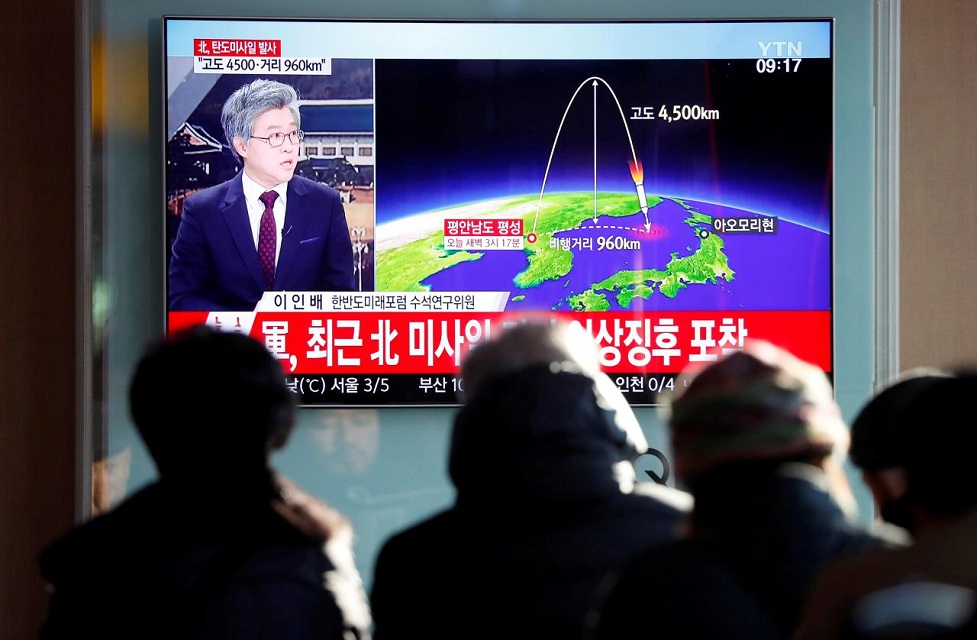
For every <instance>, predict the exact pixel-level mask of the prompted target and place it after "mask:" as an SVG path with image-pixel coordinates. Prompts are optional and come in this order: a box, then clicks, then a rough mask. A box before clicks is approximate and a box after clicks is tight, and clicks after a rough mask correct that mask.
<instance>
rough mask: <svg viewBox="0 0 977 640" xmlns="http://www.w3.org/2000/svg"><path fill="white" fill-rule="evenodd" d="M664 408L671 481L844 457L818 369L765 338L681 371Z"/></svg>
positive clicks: (834, 410)
mask: <svg viewBox="0 0 977 640" xmlns="http://www.w3.org/2000/svg"><path fill="white" fill-rule="evenodd" d="M666 401H667V404H666V405H665V407H664V408H663V411H664V412H665V414H666V419H667V421H668V423H669V427H670V431H671V438H672V453H673V456H674V470H675V476H676V478H677V479H678V480H680V481H682V482H684V483H686V484H691V483H692V482H693V481H694V480H695V479H696V478H697V477H698V476H700V475H702V474H705V473H706V472H709V471H712V470H714V469H717V468H719V467H722V466H724V465H728V464H731V463H738V464H739V466H740V467H743V466H745V465H748V464H750V463H753V464H763V465H767V466H769V463H771V462H777V461H788V460H797V461H805V462H807V461H810V462H812V463H820V462H822V461H825V460H827V459H828V458H829V457H832V456H833V455H835V454H837V455H838V458H839V460H840V456H841V454H842V453H843V450H844V447H845V446H846V445H847V444H848V430H847V428H846V427H845V424H844V422H843V421H842V418H841V411H840V410H839V408H838V405H837V404H836V403H835V400H834V394H833V390H832V387H831V383H830V382H829V381H828V378H827V376H826V375H825V374H824V372H823V371H821V369H819V368H818V367H816V366H814V365H813V364H810V363H808V362H804V361H803V360H800V359H799V358H797V357H796V356H794V355H793V354H791V353H789V352H788V351H786V350H784V349H782V348H780V347H777V346H775V345H773V344H770V343H768V342H764V341H752V342H748V343H747V344H746V345H745V346H744V348H743V349H742V350H738V351H734V352H732V353H730V354H728V355H726V356H722V357H720V358H719V359H718V360H717V361H715V362H712V363H710V364H708V365H705V366H699V367H698V368H695V369H693V370H690V371H688V372H686V373H684V374H683V375H682V376H680V377H679V379H678V380H677V383H676V392H675V394H674V395H673V396H672V397H671V398H666Z"/></svg>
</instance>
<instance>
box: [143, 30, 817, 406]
mask: <svg viewBox="0 0 977 640" xmlns="http://www.w3.org/2000/svg"><path fill="white" fill-rule="evenodd" d="M162 22H163V47H164V51H165V55H164V56H163V59H164V64H165V69H164V74H163V77H164V78H165V83H166V87H165V91H164V100H165V105H164V110H163V113H165V119H166V122H165V123H163V126H164V129H165V143H164V145H163V148H164V156H165V157H164V165H165V181H164V183H165V191H166V194H165V198H166V201H165V207H164V210H165V216H164V223H163V224H162V225H161V228H162V235H163V236H164V237H165V243H166V247H165V255H166V264H165V265H164V267H163V268H164V269H165V270H166V272H167V273H168V274H169V271H170V266H171V264H170V263H171V260H172V255H173V246H174V244H175V242H177V241H178V240H177V239H178V237H179V235H180V233H181V231H180V227H181V224H182V220H183V218H182V214H183V206H184V201H185V200H186V199H187V198H191V197H193V195H194V194H195V193H196V192H198V191H201V190H204V189H208V188H212V187H215V186H217V185H220V184H222V183H225V182H227V181H234V180H238V182H240V173H241V165H240V164H239V162H238V160H237V158H236V156H235V154H234V153H233V152H232V148H231V143H230V141H228V140H227V139H226V137H225V134H224V132H223V129H222V125H221V118H220V115H221V110H222V107H223V105H224V102H225V101H226V100H227V98H228V97H229V96H230V95H231V94H232V93H233V92H234V91H235V90H237V89H238V88H240V87H242V86H244V85H245V84H248V83H250V82H252V81H254V80H256V79H272V80H277V81H280V82H283V83H286V84H289V85H291V86H292V87H293V88H295V90H296V92H297V94H298V98H299V101H298V110H299V114H300V119H299V122H298V123H296V128H297V129H300V130H301V131H302V132H303V134H304V136H294V137H292V138H290V139H288V140H287V141H285V140H283V141H282V142H283V144H288V145H290V146H294V147H295V154H294V157H295V166H294V173H295V175H298V176H303V177H305V178H308V179H311V180H313V181H316V182H320V183H325V184H326V185H328V186H330V187H332V188H333V189H335V190H336V191H338V193H339V195H340V198H341V202H342V205H343V209H344V213H345V218H346V229H344V230H343V233H344V234H346V235H348V237H349V242H350V247H351V251H350V253H349V255H351V256H352V264H351V265H349V269H350V270H351V271H352V274H353V286H352V289H351V290H342V291H331V290H323V291H320V290H269V291H265V292H264V293H263V294H262V295H261V297H260V299H259V300H258V301H257V302H256V303H255V305H254V306H253V307H249V308H244V309H241V308H238V309H225V308H220V307H219V305H215V306H214V307H207V306H206V305H200V307H201V308H190V309H187V308H185V307H184V306H181V305H177V304H174V303H173V299H172V297H171V294H172V286H171V279H170V276H169V275H168V276H167V278H166V283H167V285H166V289H167V293H166V296H167V307H166V308H167V313H166V315H167V317H166V326H167V330H168V331H175V330H177V329H179V328H181V327H184V326H187V325H190V324H195V323H208V324H212V325H215V326H220V327H222V328H224V329H226V330H231V331H242V332H248V333H250V334H252V335H254V336H255V337H258V338H259V339H261V340H262V341H264V343H265V344H266V345H267V346H268V348H269V349H271V350H272V351H273V352H274V353H276V354H277V355H278V356H279V358H280V359H281V361H282V365H283V367H284V369H285V372H286V374H287V376H288V379H289V383H290V385H292V387H293V389H294V391H295V392H296V394H297V395H298V396H299V398H300V403H301V404H302V405H306V406H328V407H336V406H353V407H355V406H359V407H367V406H372V407H383V406H438V405H452V404H456V403H457V402H458V396H457V392H458V391H459V385H460V384H461V382H460V380H459V378H458V375H457V371H458V364H459V362H460V360H461V358H463V357H464V354H465V353H466V351H467V350H468V349H470V348H471V347H472V346H473V345H474V344H477V343H478V342H479V341H480V340H483V339H485V338H486V337H487V336H489V335H491V334H492V333H493V332H495V331H498V330H499V329H500V328H501V327H504V326H505V325H506V324H507V323H512V322H520V321H523V320H525V319H527V318H530V317H546V318H558V317H562V318H566V319H569V320H570V321H574V322H579V323H581V324H582V325H584V326H585V327H586V328H588V329H589V330H590V331H591V333H592V334H593V335H594V337H595V339H596V340H597V341H598V342H599V344H600V348H601V361H602V365H603V366H604V368H605V370H606V371H607V373H608V374H609V375H610V376H611V378H612V379H613V380H614V381H615V382H616V383H617V385H618V386H619V388H620V389H621V391H622V392H623V393H624V395H625V396H626V397H627V398H628V399H629V401H630V402H631V403H632V404H634V405H651V404H655V403H656V401H657V398H658V394H660V393H661V392H663V391H668V390H670V389H671V388H672V387H673V385H674V384H675V380H676V376H677V374H678V373H679V372H680V371H682V370H683V369H684V368H686V367H687V366H689V365H691V364H694V363H697V362H706V361H709V360H710V359H714V358H716V357H717V354H719V353H722V352H723V351H728V350H732V349H737V348H740V347H742V345H743V343H744V340H748V339H755V338H760V339H766V340H769V341H771V342H775V343H777V344H780V345H782V346H784V347H787V348H788V349H790V350H791V351H793V352H794V353H795V354H797V355H798V356H800V357H802V358H804V359H806V360H809V361H811V362H814V363H815V364H817V365H818V366H820V367H821V368H822V369H823V370H824V371H825V372H827V373H828V374H829V375H831V373H832V362H833V336H832V331H833V322H832V300H833V276H832V222H833V221H832V207H833V202H832V200H833V193H834V189H833V182H834V181H833V168H832V167H833V162H832V158H833V136H834V130H835V128H834V91H835V89H834V65H835V60H834V52H833V49H834V47H833V29H834V24H833V20H832V19H811V18H803V19H762V20H695V21H449V20H437V21H433V20H431V21H426V20H336V19H292V18H288V19H267V18H262V19H256V18H226V17H225V18H215V17H192V16H166V17H164V18H163V21H162ZM254 142H255V140H254V139H252V140H251V143H254ZM213 215H220V216H222V217H223V219H224V220H223V224H226V226H227V228H226V229H219V230H218V231H216V232H217V233H226V234H229V235H228V237H230V235H233V234H234V233H235V231H234V229H233V228H234V227H235V226H237V227H238V231H237V233H238V236H237V237H238V239H239V240H240V241H239V243H238V244H237V247H238V250H239V252H240V253H241V255H240V259H241V260H242V261H244V262H246V263H248V262H250V263H251V264H250V265H249V267H250V269H251V273H252V274H259V273H260V272H259V271H258V270H257V264H258V263H257V258H256V257H255V254H250V253H249V251H252V250H255V249H254V247H255V246H256V245H255V242H256V234H257V231H255V230H254V228H252V229H250V231H251V232H252V233H251V235H248V232H247V231H245V232H242V231H240V229H248V225H249V221H248V214H247V209H246V207H245V206H244V205H243V204H240V205H239V207H238V208H235V207H231V206H230V204H227V208H226V209H225V208H224V205H222V206H221V211H220V212H216V213H214V214H213ZM285 217H286V220H285V222H284V224H283V225H282V227H281V229H280V231H279V233H280V234H281V235H280V237H279V240H280V243H281V244H280V251H281V252H286V251H297V250H301V249H302V245H303V243H305V242H311V241H313V240H315V238H312V239H309V238H304V237H301V234H300V233H299V232H295V233H294V237H290V236H291V235H292V233H290V232H291V225H290V223H289V219H288V212H287V210H286V213H285ZM185 232H186V230H185ZM186 233H188V232H186ZM245 239H246V241H245ZM248 243H251V245H250V247H249V246H248ZM292 243H294V244H293V247H291V248H290V247H289V246H288V245H289V244H292ZM184 250H185V249H184ZM194 250H195V251H198V253H197V254H196V255H195V257H194V258H193V259H194V260H196V261H197V262H198V263H199V264H206V263H207V262H208V261H209V260H211V258H212V256H211V255H210V254H209V253H208V252H209V251H211V249H208V248H207V247H205V246H203V245H199V244H198V245H195V248H194ZM255 278H257V275H255Z"/></svg>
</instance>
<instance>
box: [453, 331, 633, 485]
mask: <svg viewBox="0 0 977 640" xmlns="http://www.w3.org/2000/svg"><path fill="white" fill-rule="evenodd" d="M461 376H462V383H463V387H464V394H463V396H462V397H463V399H464V401H465V406H464V407H463V408H462V409H461V411H459V413H458V415H457V416H456V418H455V422H454V428H453V430H452V436H451V450H450V454H449V465H448V471H449V473H450V475H451V479H452V481H453V482H454V484H455V486H456V487H457V488H458V490H459V492H465V493H466V495H482V496H486V497H488V496H491V498H490V499H501V500H506V499H510V500H511V499H517V498H518V496H519V495H520V488H521V487H525V486H528V485H529V484H536V485H539V484H543V483H546V482H552V483H554V485H558V484H559V483H561V482H570V481H574V480H576V479H575V478H573V477H568V475H566V474H567V473H568V471H567V469H576V470H577V472H578V473H577V475H578V476H579V477H601V478H605V479H608V481H611V480H613V479H616V481H617V483H618V485H619V486H622V487H624V486H627V485H629V484H633V482H634V469H633V467H632V466H631V465H630V463H631V461H632V460H634V459H635V458H636V457H637V456H638V455H640V454H641V453H644V452H645V451H646V450H647V448H648V443H647V441H646V440H645V437H644V434H643V432H642V431H641V427H640V425H639V424H638V420H637V418H636V417H635V415H634V412H633V411H632V409H631V407H630V405H629V404H628V402H627V399H625V398H624V396H623V395H622V394H621V391H620V390H619V389H618V388H617V386H615V384H614V382H613V381H612V380H611V379H610V378H608V377H607V374H605V373H603V372H602V371H601V369H600V358H599V351H598V348H597V343H596V341H595V340H594V338H593V336H592V335H591V334H590V333H589V332H588V331H587V330H586V329H584V328H583V327H582V326H581V325H580V324H579V323H576V322H565V321H560V320H555V319H545V320H540V319H531V320H527V321H525V322H522V323H519V324H515V325H511V326H508V327H506V328H505V329H504V330H503V331H502V332H500V333H497V334H495V335H493V336H492V337H491V338H490V339H487V340H486V341H484V342H481V343H479V344H477V345H476V346H475V347H473V349H472V350H471V351H470V352H469V353H468V355H467V357H466V358H465V359H464V360H463V361H462V364H461ZM571 475H572V473H571ZM555 492H558V489H557V490H556V491H555Z"/></svg>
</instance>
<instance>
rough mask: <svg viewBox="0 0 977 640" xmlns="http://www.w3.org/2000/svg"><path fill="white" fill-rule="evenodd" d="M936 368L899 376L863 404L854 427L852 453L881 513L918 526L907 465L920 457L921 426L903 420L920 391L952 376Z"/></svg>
mask: <svg viewBox="0 0 977 640" xmlns="http://www.w3.org/2000/svg"><path fill="white" fill-rule="evenodd" d="M950 375H952V374H950V373H949V372H947V371H944V370H941V369H936V368H933V367H918V368H915V369H910V370H909V371H905V372H903V373H902V374H900V375H898V376H896V378H895V379H893V380H892V381H890V382H889V383H888V384H887V385H886V386H884V387H883V388H882V390H880V391H879V392H878V393H876V394H875V395H874V396H873V397H871V398H870V399H869V400H868V402H866V403H865V405H864V406H863V407H862V409H861V411H859V412H858V415H857V416H855V420H854V421H853V422H852V425H851V446H850V447H849V450H848V456H849V458H850V459H851V461H852V464H854V465H855V466H856V467H858V469H859V470H860V471H861V474H862V481H863V482H864V483H865V486H867V487H868V488H869V490H870V491H871V492H872V498H873V500H874V501H875V507H876V512H877V515H878V517H880V518H882V519H883V520H885V521H886V522H891V523H892V524H894V525H897V526H900V527H903V528H905V529H906V530H907V531H909V532H910V533H913V532H914V531H915V529H916V525H915V522H914V519H913V515H912V513H911V511H910V509H909V496H908V495H907V489H908V478H907V472H906V464H907V463H908V462H909V460H910V459H911V458H912V457H913V456H914V453H913V450H914V448H915V443H914V441H915V439H916V438H917V437H918V435H917V434H916V432H915V427H916V426H917V425H910V424H906V423H905V421H904V420H901V418H902V417H903V414H904V413H905V410H906V408H907V407H908V406H910V405H911V404H912V398H913V397H914V396H915V394H917V393H920V392H921V391H923V390H924V389H927V388H929V387H930V386H931V385H933V384H934V383H935V382H936V381H939V380H943V379H945V378H947V377H948V376H950Z"/></svg>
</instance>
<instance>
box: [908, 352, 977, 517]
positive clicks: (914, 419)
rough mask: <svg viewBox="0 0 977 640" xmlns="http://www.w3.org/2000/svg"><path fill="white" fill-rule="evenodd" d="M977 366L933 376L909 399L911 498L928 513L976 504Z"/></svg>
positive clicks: (955, 511)
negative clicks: (946, 375) (930, 382)
mask: <svg viewBox="0 0 977 640" xmlns="http://www.w3.org/2000/svg"><path fill="white" fill-rule="evenodd" d="M975 399H977V369H962V370H960V371H958V372H955V375H953V376H950V377H946V378H941V379H937V380H934V381H933V382H932V384H929V385H927V386H926V388H925V389H922V390H920V391H919V392H918V393H915V394H913V396H912V397H911V398H910V399H909V401H908V402H907V405H906V407H905V410H904V412H903V415H902V420H901V422H902V424H903V425H904V433H905V434H906V437H907V438H910V439H911V442H912V452H911V455H909V456H908V457H907V458H906V462H905V467H906V472H907V478H908V485H909V488H908V491H907V493H908V495H909V497H910V500H911V501H913V502H914V503H917V504H918V505H921V506H922V507H923V508H924V509H925V510H926V512H927V513H928V514H930V515H933V516H937V517H956V516H959V515H961V514H963V513H964V512H965V511H968V510H970V509H972V508H974V507H977V482H975V480H974V470H973V469H974V450H973V446H972V444H971V443H972V442H973V435H974V428H975V425H977V420H975V415H977V413H975V407H974V402H975Z"/></svg>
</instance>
